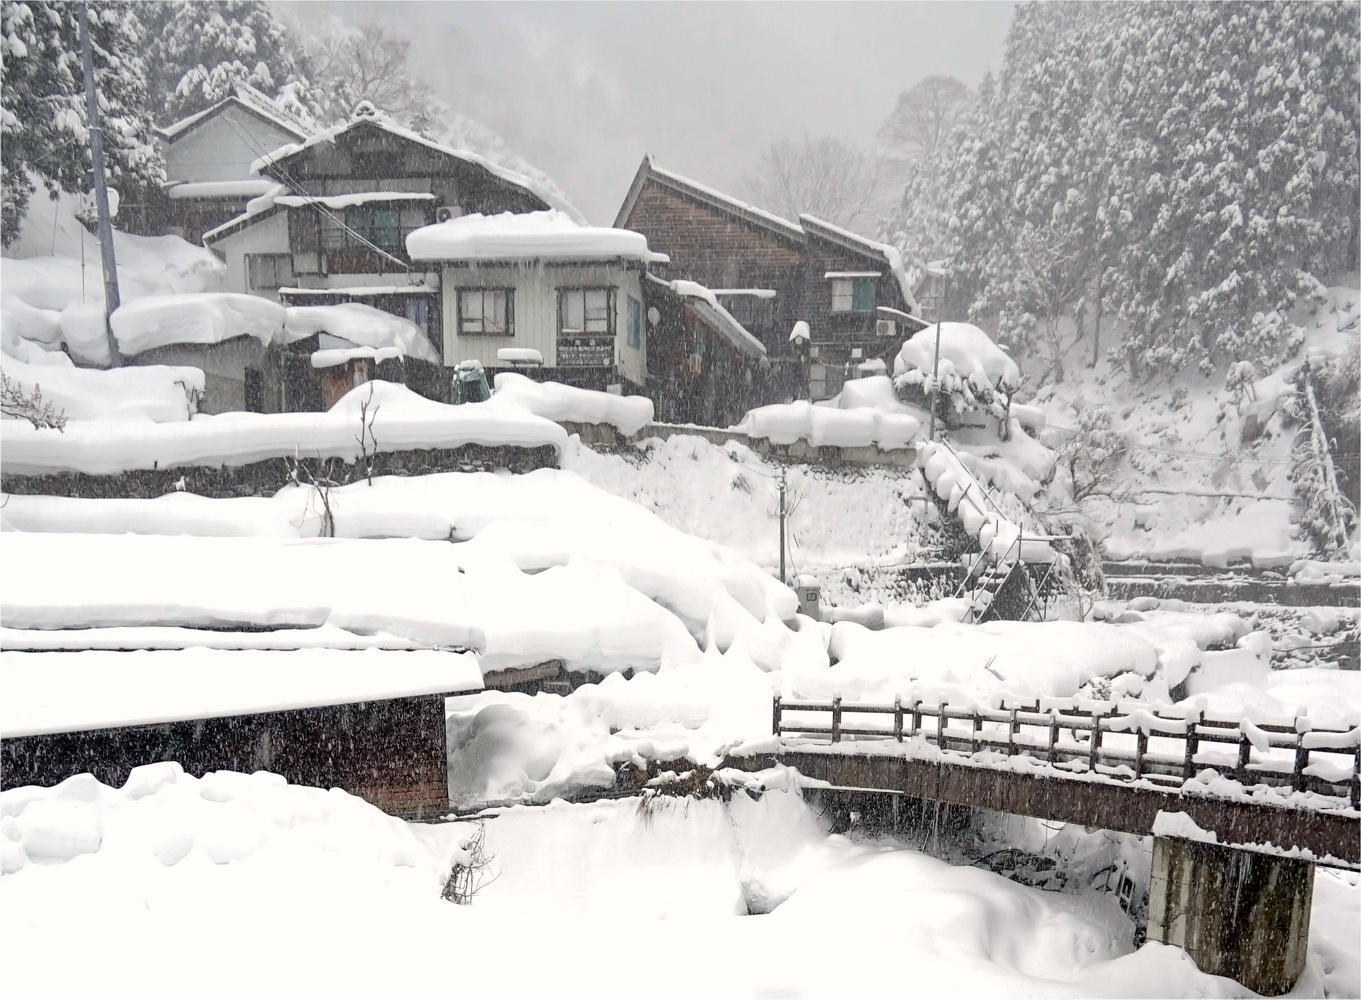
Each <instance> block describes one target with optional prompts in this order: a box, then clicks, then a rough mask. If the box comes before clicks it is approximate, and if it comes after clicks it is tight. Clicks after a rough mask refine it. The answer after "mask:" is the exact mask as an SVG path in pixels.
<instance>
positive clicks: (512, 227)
mask: <svg viewBox="0 0 1361 1000" xmlns="http://www.w3.org/2000/svg"><path fill="white" fill-rule="evenodd" d="M406 250H407V253H408V254H410V255H411V259H412V260H535V259H537V260H614V259H616V258H622V259H624V260H636V261H640V262H642V263H654V262H656V263H664V262H666V261H667V260H668V259H669V258H668V257H667V256H666V255H665V254H660V253H653V252H652V251H651V250H649V249H648V248H647V238H646V237H644V236H643V235H642V234H641V233H634V232H630V231H629V230H627V229H609V228H606V227H603V226H582V225H578V224H577V223H575V222H573V221H572V219H571V218H570V217H569V216H568V215H567V214H566V213H565V212H559V211H557V210H553V209H550V210H549V211H547V212H526V213H522V214H515V213H511V212H506V213H503V214H501V215H490V216H487V215H477V214H473V215H465V216H463V217H462V218H458V219H451V220H450V221H448V222H437V223H435V224H434V225H433V226H424V227H422V228H420V229H417V230H415V231H414V232H412V233H410V234H409V235H408V236H407V238H406Z"/></svg>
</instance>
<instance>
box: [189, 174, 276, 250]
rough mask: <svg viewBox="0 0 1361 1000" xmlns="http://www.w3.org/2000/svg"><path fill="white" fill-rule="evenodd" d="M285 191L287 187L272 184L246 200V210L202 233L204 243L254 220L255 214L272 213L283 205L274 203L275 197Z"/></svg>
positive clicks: (230, 232)
mask: <svg viewBox="0 0 1361 1000" xmlns="http://www.w3.org/2000/svg"><path fill="white" fill-rule="evenodd" d="M287 191H288V188H286V187H284V186H283V185H282V184H274V185H272V186H271V187H270V189H269V190H268V191H266V192H265V193H264V194H262V195H260V196H259V197H258V198H252V199H251V200H250V201H248V202H247V203H246V210H245V211H244V212H242V213H241V214H240V215H238V216H236V217H235V218H233V219H228V220H227V221H226V222H224V223H222V225H220V226H214V227H213V228H212V229H209V230H208V231H207V232H206V233H204V234H203V242H204V244H205V245H206V244H208V243H210V242H212V241H214V240H219V239H221V238H222V237H224V236H229V235H230V234H232V233H234V232H236V231H237V230H238V229H241V228H242V227H243V226H247V225H249V224H250V223H251V222H253V221H255V219H256V217H257V216H259V217H263V216H266V215H273V214H274V213H275V212H277V211H279V210H280V209H281V208H282V207H283V206H282V205H276V204H275V203H274V201H275V199H276V198H278V197H279V196H280V195H283V194H285V193H286V192H287Z"/></svg>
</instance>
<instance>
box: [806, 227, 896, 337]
mask: <svg viewBox="0 0 1361 1000" xmlns="http://www.w3.org/2000/svg"><path fill="white" fill-rule="evenodd" d="M799 223H800V224H801V225H802V226H803V228H804V229H805V230H809V231H811V232H812V233H813V234H814V235H817V236H822V237H823V238H831V239H833V240H835V241H837V242H840V243H843V244H850V245H852V246H853V247H854V248H856V249H859V250H862V251H867V252H869V253H873V254H878V255H879V256H881V257H883V258H884V260H885V261H886V262H887V263H888V267H889V270H890V271H892V272H893V276H894V278H896V279H897V280H898V287H899V288H900V289H901V290H902V293H903V301H904V302H906V303H907V308H908V309H909V310H911V311H912V312H914V313H920V312H921V307H920V306H918V305H917V300H916V299H915V298H914V297H913V295H912V285H911V284H910V283H909V282H908V280H907V270H906V269H905V268H904V267H903V258H902V255H901V254H900V253H898V251H897V249H895V248H894V247H891V246H889V245H888V244H887V243H878V242H876V241H874V240H867V239H865V237H863V236H857V235H856V234H855V233H853V232H851V231H850V230H849V229H842V228H841V227H840V226H834V225H832V224H831V223H830V222H824V221H823V220H821V219H819V218H817V217H816V216H812V215H800V216H799Z"/></svg>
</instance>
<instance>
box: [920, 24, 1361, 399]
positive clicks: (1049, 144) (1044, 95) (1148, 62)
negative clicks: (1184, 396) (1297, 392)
mask: <svg viewBox="0 0 1361 1000" xmlns="http://www.w3.org/2000/svg"><path fill="white" fill-rule="evenodd" d="M1359 35H1361V32H1359V31H1358V23H1357V18H1356V16H1355V6H1354V5H1349V4H1346V3H1235V4H1208V3H1197V4H1182V3H1167V2H1151V3H1139V4H1134V3H1107V4H1028V5H1025V6H1023V7H1021V8H1019V9H1018V11H1017V13H1016V17H1015V20H1014V22H1013V26H1012V31H1011V34H1010V36H1009V38H1008V43H1007V52H1006V57H1005V63H1004V67H1003V71H1002V73H1001V75H1000V77H999V79H998V81H997V83H996V85H995V87H992V86H989V87H987V88H985V89H984V92H983V93H981V94H980V97H979V101H978V103H977V105H976V107H975V111H974V113H973V115H972V116H971V117H970V118H969V119H968V122H967V124H966V127H965V128H966V135H967V138H965V139H964V140H963V141H952V142H951V143H950V144H949V146H950V156H949V157H948V159H947V160H946V161H945V163H944V164H943V172H944V175H945V178H946V181H945V188H946V191H945V195H944V198H943V203H944V205H945V208H944V209H943V210H942V211H940V212H939V213H938V215H939V216H942V217H944V218H946V219H948V220H949V221H950V224H951V229H950V231H949V244H950V249H951V250H952V251H953V255H954V264H955V266H954V268H953V269H952V278H951V292H952V299H954V300H955V301H956V303H957V304H958V305H962V306H964V307H967V308H968V309H969V311H970V313H971V314H972V315H973V316H975V317H976V318H979V319H981V320H986V321H988V322H990V323H991V324H993V325H994V327H995V329H997V332H998V334H999V336H1000V337H1001V338H1002V339H1004V340H1006V341H1007V342H1009V343H1011V344H1013V345H1015V346H1020V347H1026V346H1029V347H1032V348H1038V349H1040V350H1042V351H1043V352H1044V354H1045V355H1046V358H1047V360H1048V361H1049V362H1050V370H1051V371H1052V372H1053V373H1054V375H1055V376H1056V377H1061V376H1062V371H1063V359H1064V355H1065V354H1066V352H1067V350H1068V348H1069V346H1070V343H1069V341H1068V340H1066V339H1064V338H1065V337H1071V336H1072V335H1071V334H1069V333H1067V332H1066V331H1067V329H1068V327H1067V326H1066V324H1067V319H1064V321H1063V323H1062V324H1061V323H1060V318H1061V317H1072V318H1074V319H1075V320H1076V322H1077V333H1081V332H1082V330H1083V326H1084V324H1086V323H1088V322H1090V317H1091V315H1092V314H1093V313H1095V315H1096V316H1097V317H1100V315H1101V313H1102V312H1103V311H1104V312H1108V313H1113V314H1114V315H1116V316H1118V318H1119V319H1120V320H1121V321H1122V323H1121V324H1120V325H1121V328H1122V329H1123V330H1124V331H1125V332H1124V333H1123V335H1122V338H1121V340H1120V341H1119V342H1118V343H1117V344H1116V345H1114V354H1115V356H1116V357H1117V358H1118V359H1119V360H1120V361H1121V362H1123V363H1124V364H1125V365H1126V366H1128V367H1129V368H1131V369H1133V370H1136V371H1142V370H1160V371H1177V370H1180V369H1182V368H1184V367H1186V366H1187V365H1199V366H1200V367H1201V368H1202V370H1206V371H1208V370H1210V369H1212V368H1213V367H1214V365H1215V364H1216V363H1220V362H1230V363H1231V362H1233V361H1239V360H1246V361H1254V362H1270V361H1273V360H1276V359H1278V357H1279V353H1280V351H1281V350H1282V348H1283V347H1284V346H1286V344H1287V343H1288V341H1289V336H1290V333H1291V331H1290V330H1288V329H1287V328H1286V327H1287V326H1288V324H1284V323H1283V321H1282V319H1281V317H1282V316H1283V314H1284V313H1285V312H1286V310H1287V309H1288V308H1289V307H1291V306H1292V305H1294V304H1295V303H1296V302H1297V301H1298V300H1299V298H1300V296H1301V295H1302V294H1307V293H1308V292H1309V291H1310V290H1311V289H1313V288H1315V287H1316V284H1317V283H1316V281H1315V280H1314V278H1313V277H1311V275H1313V276H1319V277H1329V276H1337V275H1341V274H1347V273H1354V272H1355V269H1356V266H1357V256H1358V254H1357V247H1358V220H1357V216H1356V211H1355V206H1356V204H1357V201H1358V197H1359V196H1361V172H1359V171H1358V119H1359V118H1361V114H1358V97H1357V91H1358V79H1357V74H1358V65H1359V64H1361V38H1359ZM922 196H923V191H922V190H921V188H920V186H918V187H914V186H913V185H912V183H911V182H910V183H909V187H908V190H907V192H906V193H905V199H907V200H912V199H920V198H922ZM902 218H903V219H904V220H909V219H911V218H912V213H911V211H910V210H908V209H907V206H906V205H905V209H904V212H903V214H902Z"/></svg>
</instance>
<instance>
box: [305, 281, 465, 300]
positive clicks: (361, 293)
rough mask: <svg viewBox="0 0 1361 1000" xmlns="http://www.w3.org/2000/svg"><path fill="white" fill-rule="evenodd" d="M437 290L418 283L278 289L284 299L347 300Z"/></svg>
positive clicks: (429, 293)
mask: <svg viewBox="0 0 1361 1000" xmlns="http://www.w3.org/2000/svg"><path fill="white" fill-rule="evenodd" d="M438 293H439V288H438V287H436V286H435V285H427V284H426V283H425V282H423V281H418V282H416V283H415V284H412V285H346V286H344V287H342V288H280V289H279V294H280V295H282V296H283V297H284V298H286V299H293V298H309V297H311V296H314V295H315V296H318V297H321V296H331V295H334V296H338V297H341V298H347V299H371V298H375V297H377V296H379V295H436V294H438Z"/></svg>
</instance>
